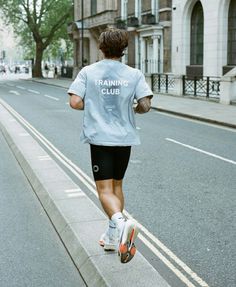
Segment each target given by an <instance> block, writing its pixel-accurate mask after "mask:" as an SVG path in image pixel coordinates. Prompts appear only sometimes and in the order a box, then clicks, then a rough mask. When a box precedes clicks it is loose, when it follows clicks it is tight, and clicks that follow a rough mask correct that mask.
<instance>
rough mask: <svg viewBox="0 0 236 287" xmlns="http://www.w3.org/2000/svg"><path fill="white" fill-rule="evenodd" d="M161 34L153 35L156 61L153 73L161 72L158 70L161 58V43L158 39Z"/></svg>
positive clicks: (154, 58)
mask: <svg viewBox="0 0 236 287" xmlns="http://www.w3.org/2000/svg"><path fill="white" fill-rule="evenodd" d="M159 37H160V36H158V35H153V36H152V39H153V61H154V66H153V73H159V72H160V71H159V70H158V59H159V47H158V46H159V43H158V39H159Z"/></svg>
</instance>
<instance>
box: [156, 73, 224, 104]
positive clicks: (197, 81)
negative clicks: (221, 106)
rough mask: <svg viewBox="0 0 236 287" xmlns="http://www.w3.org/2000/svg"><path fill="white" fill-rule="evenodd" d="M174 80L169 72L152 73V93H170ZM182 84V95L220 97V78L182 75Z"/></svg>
mask: <svg viewBox="0 0 236 287" xmlns="http://www.w3.org/2000/svg"><path fill="white" fill-rule="evenodd" d="M179 80H180V79H179ZM175 81H176V79H175V78H174V75H171V74H152V79H151V82H152V90H153V92H154V93H155V92H156V93H166V94H171V93H172V91H174V89H175ZM182 85H183V86H182V88H183V95H189V96H195V97H206V98H216V99H219V98H220V78H214V77H203V78H199V77H194V78H187V77H186V76H183V77H182ZM175 94H176V93H175Z"/></svg>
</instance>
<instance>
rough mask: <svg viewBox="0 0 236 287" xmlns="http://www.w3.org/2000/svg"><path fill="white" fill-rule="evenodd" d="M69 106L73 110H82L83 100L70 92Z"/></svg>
mask: <svg viewBox="0 0 236 287" xmlns="http://www.w3.org/2000/svg"><path fill="white" fill-rule="evenodd" d="M70 106H71V108H72V109H75V110H83V109H84V101H83V100H82V98H81V97H80V96H77V95H74V94H70Z"/></svg>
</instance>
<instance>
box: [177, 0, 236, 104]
mask: <svg viewBox="0 0 236 287" xmlns="http://www.w3.org/2000/svg"><path fill="white" fill-rule="evenodd" d="M235 67H236V0H201V1H200V0H173V3H172V73H173V74H174V75H187V76H188V77H194V76H198V77H202V76H208V77H218V78H220V79H221V88H220V92H221V99H220V100H221V102H222V103H230V101H232V100H235V99H236V84H235V75H236V69H235Z"/></svg>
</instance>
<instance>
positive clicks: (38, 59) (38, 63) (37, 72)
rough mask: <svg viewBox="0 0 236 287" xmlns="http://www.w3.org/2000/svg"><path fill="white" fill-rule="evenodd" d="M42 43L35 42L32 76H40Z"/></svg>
mask: <svg viewBox="0 0 236 287" xmlns="http://www.w3.org/2000/svg"><path fill="white" fill-rule="evenodd" d="M43 51H44V49H43V44H42V43H37V42H36V59H35V63H34V66H33V71H32V76H33V78H42V76H43V75H42V58H43Z"/></svg>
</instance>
